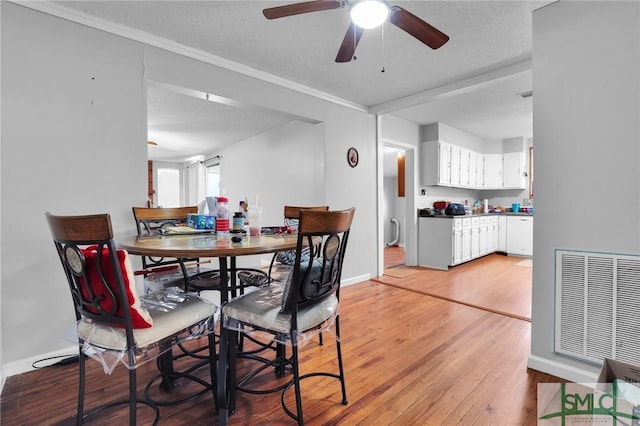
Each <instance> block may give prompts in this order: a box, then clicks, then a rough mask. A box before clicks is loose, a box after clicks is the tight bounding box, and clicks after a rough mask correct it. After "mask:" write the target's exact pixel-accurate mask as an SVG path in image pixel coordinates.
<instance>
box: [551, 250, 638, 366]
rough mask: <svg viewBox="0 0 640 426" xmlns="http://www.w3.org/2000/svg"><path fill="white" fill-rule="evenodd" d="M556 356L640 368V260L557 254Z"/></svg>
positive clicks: (583, 253)
mask: <svg viewBox="0 0 640 426" xmlns="http://www.w3.org/2000/svg"><path fill="white" fill-rule="evenodd" d="M555 350H556V352H558V353H562V354H566V355H571V356H575V357H578V358H580V359H583V360H586V361H591V362H595V363H601V362H602V361H603V359H604V358H612V359H617V360H619V361H624V362H628V363H631V364H640V257H638V256H627V255H617V254H603V253H587V252H576V251H564V250H557V251H556V334H555Z"/></svg>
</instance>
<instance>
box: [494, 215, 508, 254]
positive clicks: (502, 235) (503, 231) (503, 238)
mask: <svg viewBox="0 0 640 426" xmlns="http://www.w3.org/2000/svg"><path fill="white" fill-rule="evenodd" d="M496 250H498V251H501V252H505V253H506V251H507V217H506V216H498V247H497V248H496Z"/></svg>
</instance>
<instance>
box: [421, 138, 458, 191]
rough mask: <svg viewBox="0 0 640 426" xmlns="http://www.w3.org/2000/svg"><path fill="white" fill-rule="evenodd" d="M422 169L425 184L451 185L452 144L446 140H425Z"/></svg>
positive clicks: (422, 149)
mask: <svg viewBox="0 0 640 426" xmlns="http://www.w3.org/2000/svg"><path fill="white" fill-rule="evenodd" d="M421 151H422V170H423V183H424V185H442V186H450V185H451V144H450V143H447V142H444V141H429V142H423V143H422V147H421Z"/></svg>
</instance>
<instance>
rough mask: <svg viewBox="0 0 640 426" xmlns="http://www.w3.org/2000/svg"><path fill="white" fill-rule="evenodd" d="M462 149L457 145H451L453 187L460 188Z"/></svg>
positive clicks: (451, 182) (451, 180) (451, 181)
mask: <svg viewBox="0 0 640 426" xmlns="http://www.w3.org/2000/svg"><path fill="white" fill-rule="evenodd" d="M461 154H462V149H461V148H460V147H459V146H457V145H451V163H450V164H451V176H450V178H451V179H450V184H451V186H460V166H461V164H460V161H461Z"/></svg>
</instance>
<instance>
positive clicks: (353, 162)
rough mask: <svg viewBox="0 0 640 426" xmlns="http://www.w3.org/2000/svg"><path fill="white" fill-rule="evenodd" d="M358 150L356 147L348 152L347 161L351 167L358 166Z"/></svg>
mask: <svg viewBox="0 0 640 426" xmlns="http://www.w3.org/2000/svg"><path fill="white" fill-rule="evenodd" d="M358 159H359V156H358V150H357V149H355V148H354V147H351V148H349V150H347V161H348V162H349V165H350V166H351V167H355V166H357V165H358Z"/></svg>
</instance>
